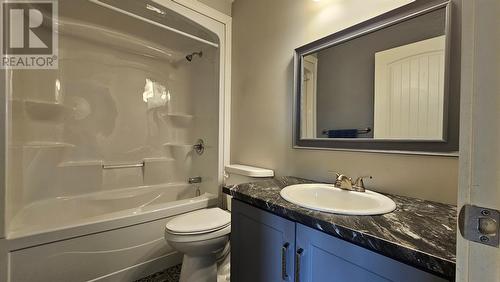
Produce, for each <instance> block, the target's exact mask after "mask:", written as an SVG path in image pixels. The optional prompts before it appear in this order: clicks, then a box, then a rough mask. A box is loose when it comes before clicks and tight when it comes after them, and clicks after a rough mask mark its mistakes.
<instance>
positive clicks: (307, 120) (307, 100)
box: [300, 55, 318, 138]
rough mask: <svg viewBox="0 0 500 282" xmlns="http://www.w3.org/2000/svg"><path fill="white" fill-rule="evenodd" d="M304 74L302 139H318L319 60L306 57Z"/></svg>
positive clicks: (311, 56) (314, 57)
mask: <svg viewBox="0 0 500 282" xmlns="http://www.w3.org/2000/svg"><path fill="white" fill-rule="evenodd" d="M303 60H304V70H303V71H304V74H303V79H304V81H303V83H302V85H303V87H304V89H303V90H302V91H303V93H304V95H302V105H301V109H303V110H302V111H301V115H302V116H301V117H300V120H301V125H300V128H301V132H300V137H301V138H316V135H317V134H316V132H317V130H318V129H317V126H316V91H317V90H316V88H317V81H318V78H317V73H318V58H317V57H316V56H315V55H307V56H305V57H304V59H303Z"/></svg>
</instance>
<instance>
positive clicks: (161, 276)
mask: <svg viewBox="0 0 500 282" xmlns="http://www.w3.org/2000/svg"><path fill="white" fill-rule="evenodd" d="M180 275H181V264H178V265H176V266H172V267H170V268H167V269H165V270H163V271H160V272H156V273H153V274H151V275H149V276H146V277H144V278H141V279H139V280H137V281H135V282H179V277H180Z"/></svg>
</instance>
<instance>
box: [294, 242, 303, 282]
mask: <svg viewBox="0 0 500 282" xmlns="http://www.w3.org/2000/svg"><path fill="white" fill-rule="evenodd" d="M303 252H304V249H302V248H298V249H297V251H296V252H295V282H300V258H301V257H302V253H303Z"/></svg>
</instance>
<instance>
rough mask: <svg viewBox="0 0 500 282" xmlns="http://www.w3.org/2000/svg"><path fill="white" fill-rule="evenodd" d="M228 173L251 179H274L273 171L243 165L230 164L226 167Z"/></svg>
mask: <svg viewBox="0 0 500 282" xmlns="http://www.w3.org/2000/svg"><path fill="white" fill-rule="evenodd" d="M226 172H227V173H232V174H238V175H244V176H249V177H273V176H274V171H273V170H272V169H267V168H261V167H255V166H249V165H242V164H230V165H226Z"/></svg>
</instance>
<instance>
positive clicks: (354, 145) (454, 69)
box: [293, 0, 461, 156]
mask: <svg viewBox="0 0 500 282" xmlns="http://www.w3.org/2000/svg"><path fill="white" fill-rule="evenodd" d="M452 5H453V2H452V1H443V0H416V1H414V2H412V3H410V4H407V5H404V6H402V7H399V8H397V9H394V10H391V11H389V12H387V13H384V14H382V15H380V16H377V17H375V18H372V19H369V20H367V21H365V22H362V23H359V24H357V25H354V26H352V27H349V28H347V29H344V30H342V31H339V32H336V33H334V34H331V35H329V36H327V37H324V38H321V39H319V40H316V41H314V42H311V43H309V44H306V45H304V46H301V47H299V48H297V49H295V55H294V109H293V114H294V117H293V121H294V122H293V147H294V148H297V149H301V148H302V149H330V150H347V151H375V152H388V153H410V154H432V155H452V156H456V155H458V146H459V127H460V121H459V118H460V44H461V43H460V26H458V25H452V22H451V18H452V14H453V13H454V12H457V11H456V10H457V9H452ZM439 9H446V13H445V14H446V23H445V34H446V49H445V50H446V51H445V52H446V53H445V71H444V73H445V74H444V75H445V83H444V87H445V89H444V101H445V103H444V106H445V108H444V122H445V124H444V128H445V132H444V139H443V140H442V141H441V140H428V141H427V140H419V141H415V140H388V139H378V140H377V139H369V138H359V139H356V138H352V139H349V138H335V139H328V138H316V139H302V138H301V137H300V132H301V128H300V116H301V114H300V113H301V108H300V104H301V103H300V101H301V89H302V58H303V57H304V56H307V55H309V54H312V53H315V52H318V51H320V50H323V49H325V48H329V47H332V46H334V45H337V44H340V43H343V42H346V41H349V40H352V39H354V38H357V37H360V36H363V35H366V34H369V33H372V32H375V31H378V30H381V29H384V28H387V27H389V26H392V25H395V24H398V23H400V22H404V21H406V20H409V19H412V18H415V17H418V16H421V15H424V14H427V13H430V12H433V11H436V10H439ZM453 17H454V18H455V17H457V18H458V15H454V16H453ZM450 46H453V48H450Z"/></svg>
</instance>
